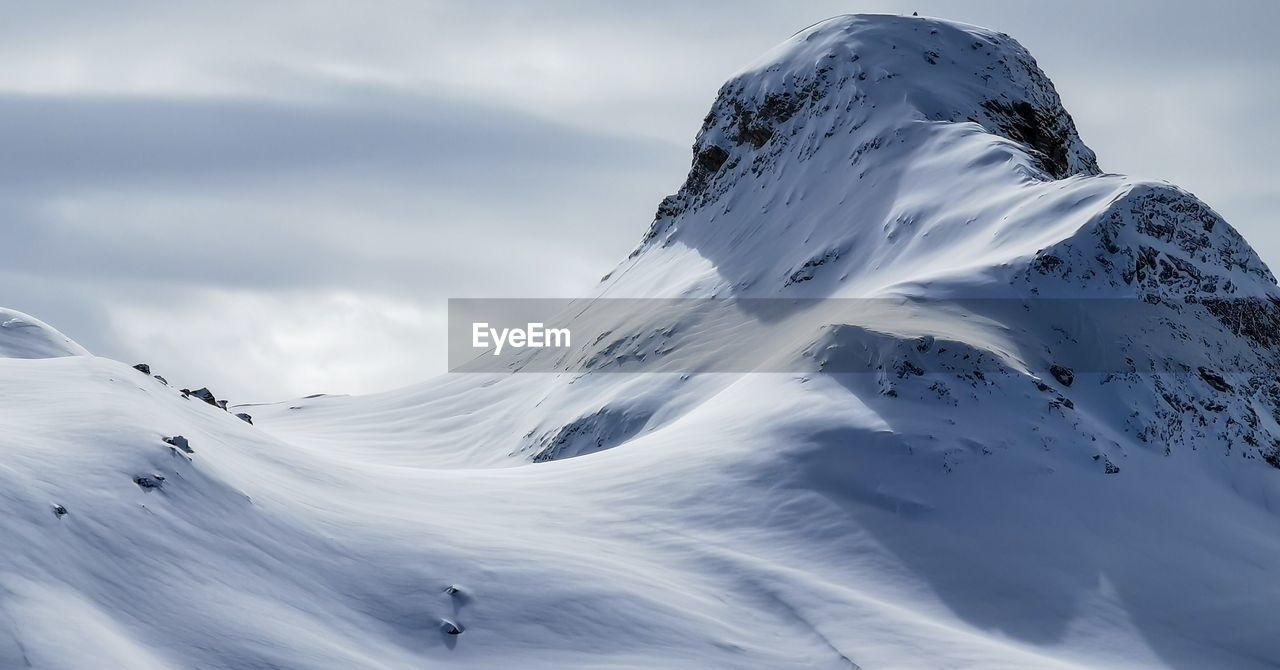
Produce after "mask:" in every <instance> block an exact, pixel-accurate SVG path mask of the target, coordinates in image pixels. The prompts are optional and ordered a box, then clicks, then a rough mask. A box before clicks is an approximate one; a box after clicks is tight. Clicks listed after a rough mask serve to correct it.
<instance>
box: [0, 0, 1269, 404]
mask: <svg viewBox="0 0 1280 670" xmlns="http://www.w3.org/2000/svg"><path fill="white" fill-rule="evenodd" d="M1208 6H1209V5H1204V4H1202V3H1196V4H1191V3H1186V2H1176V3H1175V2H1158V1H1151V2H1136V1H1135V2H1086V3H1080V2H1070V3H1052V4H1049V3H1027V2H1018V1H1009V2H994V1H993V2H925V1H913V2H808V3H806V2H733V3H728V2H725V3H702V2H652V1H650V2H643V3H640V2H635V3H601V2H582V3H548V2H537V3H533V2H487V3H486V2H465V3H464V2H457V3H453V4H445V3H433V2H425V1H423V0H413V1H406V2H354V1H352V2H341V3H340V2H323V1H317V0H306V1H305V2H272V3H263V2H244V3H232V2H203V3H195V2H180V1H175V2H167V3H156V2H138V3H127V2H112V3H103V2H80V3H74V2H26V3H12V4H8V5H6V8H5V17H4V20H3V21H0V61H2V62H4V63H5V66H4V67H3V68H0V305H3V306H6V307H11V308H14V309H18V310H21V311H25V312H28V313H30V314H32V315H33V316H36V317H38V318H40V319H43V320H45V321H47V322H49V323H51V324H52V325H54V326H56V327H58V328H59V329H61V330H62V331H63V332H65V333H67V334H68V335H70V336H71V337H73V338H74V339H76V340H77V341H79V342H80V343H81V344H83V345H85V346H86V347H88V348H89V349H90V350H91V351H93V352H95V353H97V354H99V355H104V356H109V357H112V358H118V359H121V360H125V361H128V362H131V363H132V362H136V361H147V362H150V363H151V364H152V366H153V367H154V368H155V369H156V371H158V372H160V373H161V374H165V375H167V376H168V377H169V378H170V380H171V381H175V382H177V383H179V384H181V385H184V386H192V387H195V386H203V385H208V386H210V387H211V388H213V390H214V391H215V392H216V393H218V394H219V395H220V396H227V397H230V398H231V399H232V400H233V401H240V400H270V399H279V398H282V397H286V396H296V395H302V394H308V393H314V392H369V391H375V390H382V389H388V388H393V387H396V386H400V385H404V384H409V383H412V382H416V381H421V380H423V379H426V378H428V377H430V376H433V375H435V374H438V373H440V372H441V371H442V370H443V368H444V366H445V353H444V349H443V341H444V340H443V336H444V323H443V320H444V309H445V300H446V299H447V298H449V297H489V296H492V297H523V296H560V297H570V296H575V295H580V294H582V293H584V292H586V291H587V290H588V289H589V288H590V287H591V286H592V285H593V284H594V283H595V281H596V280H597V279H598V278H599V277H600V276H601V275H602V274H604V273H605V272H607V271H609V270H610V269H611V268H612V267H613V266H614V265H615V264H616V263H617V262H618V261H619V260H620V259H621V258H622V257H624V256H625V255H626V253H627V252H628V251H629V250H630V249H631V248H632V247H633V246H634V245H635V244H636V242H638V240H639V239H640V236H641V235H642V234H643V232H644V231H645V229H646V228H647V226H648V223H649V221H650V220H651V218H652V216H653V212H654V210H655V208H656V206H657V203H658V201H659V200H660V199H661V198H662V196H664V195H666V194H667V193H670V192H672V191H674V190H675V189H676V188H677V187H678V186H679V184H680V183H681V181H683V178H684V175H685V172H686V170H687V168H688V164H689V160H690V152H689V147H690V145H691V144H692V141H693V136H694V133H695V132H696V130H697V128H698V126H699V124H700V122H701V119H702V117H703V115H704V114H705V113H706V110H707V108H708V107H709V106H710V104H711V101H712V99H713V97H714V95H715V92H716V89H717V88H719V86H720V84H721V83H723V81H724V80H725V79H726V78H727V77H728V76H729V75H731V74H732V73H733V72H734V71H735V70H737V69H738V68H739V67H741V66H742V65H743V64H745V63H747V62H749V61H751V60H753V59H754V58H755V57H756V56H757V55H758V54H760V53H761V52H763V51H765V50H767V49H768V48H769V47H771V46H773V45H774V44H776V43H778V42H780V41H782V40H784V39H786V38H787V37H788V36H789V35H791V34H792V33H794V32H796V31H797V30H799V29H801V28H804V27H806V26H808V25H810V24H812V23H815V22H817V21H819V20H821V19H824V18H827V17H830V16H834V15H837V14H845V13H855V12H889V13H906V14H910V13H911V12H912V11H913V10H914V11H919V12H920V13H921V14H922V15H929V16H940V17H944V18H950V19H955V20H959V21H964V22H967V23H975V24H979V25H983V26H987V27H989V28H993V29H997V30H1001V31H1004V32H1007V33H1009V34H1011V35H1013V36H1014V37H1015V38H1017V39H1018V40H1019V41H1021V42H1022V43H1023V44H1024V45H1025V46H1027V48H1029V49H1030V50H1031V52H1032V54H1034V55H1035V57H1036V59H1037V60H1038V61H1039V63H1040V65H1041V67H1042V68H1043V69H1044V70H1045V71H1046V72H1047V73H1048V75H1049V76H1050V77H1051V78H1052V79H1053V81H1054V82H1055V84H1056V85H1057V88H1058V91H1059V93H1060V94H1061V96H1062V98H1063V101H1064V103H1065V104H1066V107H1067V109H1068V110H1069V111H1070V112H1071V113H1072V114H1073V116H1074V117H1075V120H1076V124H1077V125H1078V127H1079V129H1080V133H1081V135H1082V137H1083V138H1084V140H1085V142H1086V143H1087V144H1089V145H1090V146H1091V147H1092V148H1093V149H1094V150H1095V151H1096V152H1097V153H1098V158H1099V162H1100V163H1101V165H1102V167H1103V169H1105V170H1107V171H1110V172H1124V173H1131V174H1137V175H1142V176H1147V177H1158V178H1162V179H1168V180H1170V181H1173V182H1175V183H1177V184H1179V185H1181V186H1183V187H1184V188H1187V189H1189V190H1190V191H1192V192H1193V193H1195V194H1196V195H1198V196H1200V197H1201V198H1202V199H1204V200H1205V201H1207V202H1208V203H1209V204H1210V205H1212V206H1213V207H1215V208H1216V209H1217V210H1218V211H1219V212H1220V213H1222V214H1223V216H1224V217H1226V219H1227V220H1228V221H1229V222H1231V223H1232V224H1233V225H1235V226H1236V227H1237V228H1238V229H1240V230H1241V231H1242V232H1243V233H1244V235H1245V236H1246V237H1247V238H1248V239H1249V240H1250V241H1251V242H1252V243H1253V245H1254V247H1255V248H1256V249H1257V250H1258V251H1259V253H1260V254H1261V256H1262V258H1263V260H1265V261H1267V262H1268V263H1270V264H1271V265H1272V266H1273V267H1277V266H1280V231H1278V230H1277V229H1276V227H1275V226H1274V225H1273V221H1274V219H1275V217H1274V214H1273V213H1274V212H1275V211H1276V210H1277V205H1280V189H1278V188H1277V186H1276V184H1277V183H1280V166H1278V165H1277V160H1276V157H1277V156H1278V155H1280V139H1277V136H1276V135H1277V134H1276V131H1277V123H1276V118H1277V114H1278V110H1280V92H1278V91H1277V86H1276V82H1277V81H1280V49H1277V48H1276V47H1275V46H1274V45H1275V44H1276V42H1277V39H1276V35H1275V32H1276V31H1277V30H1278V29H1280V22H1278V21H1277V19H1278V18H1280V3H1273V2H1270V1H1268V0H1259V1H1258V2H1252V3H1238V4H1233V3H1222V2H1217V3H1212V5H1211V6H1212V9H1208V8H1206V7H1208Z"/></svg>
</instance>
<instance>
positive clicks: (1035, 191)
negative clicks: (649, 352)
mask: <svg viewBox="0 0 1280 670" xmlns="http://www.w3.org/2000/svg"><path fill="white" fill-rule="evenodd" d="M693 153H694V159H693V165H692V168H691V171H690V173H689V175H688V177H687V179H686V182H685V183H684V185H683V186H682V187H681V188H680V190H679V192H678V193H676V194H675V195H673V196H671V197H669V198H667V199H666V200H665V201H664V202H663V203H662V204H661V206H660V207H659V210H658V212H657V215H656V216H655V220H654V222H653V224H652V226H651V228H650V231H649V233H648V234H646V235H645V237H644V239H643V241H642V242H641V244H640V246H639V247H637V249H636V251H635V252H634V253H633V254H632V255H631V257H630V258H628V259H626V260H625V261H624V262H623V263H622V264H620V265H619V266H618V268H617V269H615V271H614V272H612V273H610V275H609V276H608V277H607V278H606V279H605V280H603V281H602V282H601V284H600V285H599V286H598V287H596V289H594V291H593V293H592V294H591V295H590V296H589V299H587V300H585V301H584V302H585V303H586V304H587V305H588V307H589V306H590V304H591V303H592V300H594V299H597V298H612V297H632V298H634V297H642V298H673V297H684V298H688V297H711V296H716V297H722V298H748V297H749V298H770V297H781V298H791V297H796V298H800V297H803V298H841V299H849V300H865V299H874V300H877V301H879V300H889V301H898V303H894V304H903V305H906V307H905V308H904V309H901V310H899V309H891V310H884V311H874V310H873V311H871V312H869V313H867V314H866V315H865V318H863V319H859V320H857V321H847V322H829V323H819V327H816V328H815V327H813V326H814V323H813V322H812V321H811V320H807V321H806V320H799V321H797V322H796V323H797V325H795V326H794V327H785V324H784V326H782V327H773V328H770V329H767V331H766V330H762V331H761V332H767V335H766V336H762V337H765V338H766V340H767V346H769V347H770V348H771V349H770V351H773V352H776V353H775V355H774V356H773V362H774V363H775V364H778V363H779V361H780V362H781V363H780V364H779V367H777V368H775V369H785V370H792V371H793V372H772V373H765V372H757V373H749V374H729V373H706V374H697V375H676V374H657V373H638V374H596V373H592V372H574V373H562V374H509V375H497V374H455V375H448V376H445V377H443V378H440V379H437V380H433V381H430V382H427V383H425V384H422V385H419V386H416V387H411V388H407V389H402V390H399V391H395V392H390V393H384V394H378V395H373V396H367V397H345V396H338V397H334V396H319V397H312V398H306V399H300V400H296V401H289V402H283V403H277V404H273V405H263V406H252V407H240V408H233V411H247V412H249V413H251V414H253V421H254V423H253V424H252V425H251V424H249V423H247V422H244V421H241V420H240V419H238V418H236V417H235V416H234V415H233V414H232V413H231V412H227V411H223V410H222V409H219V408H218V407H216V406H214V405H211V404H208V403H205V402H202V401H200V400H198V399H196V398H194V397H188V396H186V395H185V394H182V393H180V392H179V391H178V390H176V389H173V388H170V387H168V386H166V385H165V384H163V383H162V382H161V381H159V380H157V379H155V378H152V377H150V376H147V375H144V374H142V373H140V372H138V371H136V370H134V369H132V368H130V367H129V366H127V365H125V364H123V363H117V362H114V361H110V360H105V359H101V358H96V357H93V356H89V355H84V354H85V352H83V350H81V349H80V348H79V347H77V346H76V345H74V344H73V343H70V342H67V341H66V340H65V338H62V337H61V336H60V335H58V334H57V333H56V331H53V330H52V329H50V328H48V327H47V326H44V325H43V324H40V323H39V322H36V321H34V320H33V319H30V318H29V317H25V316H21V315H13V314H12V313H6V316H5V317H4V319H5V320H9V319H14V318H18V319H20V320H21V321H20V323H29V324H32V327H31V328H29V329H21V330H18V331H6V330H0V354H3V356H4V357H3V358H0V454H2V456H0V508H2V509H3V510H4V512H5V514H4V515H3V516H2V517H0V537H3V538H4V549H3V550H2V551H0V668H9V667H14V668H22V667H34V668H102V667H110V668H116V667H119V668H153V667H154V668H348V667H350V668H421V667H431V666H433V665H436V664H445V663H448V664H449V665H451V666H457V667H474V668H493V667H521V668H539V667H547V668H563V667H600V668H604V667H608V668H627V667H631V668H654V667H663V668H676V667H687V668H722V667H723V668H792V667H794V668H851V667H862V668H913V667H918V668H940V667H946V668H984V669H985V668H1041V667H1044V668H1066V667H1089V668H1092V667H1114V668H1123V667H1173V668H1205V667H1224V668H1225V667H1230V668H1265V667H1276V666H1277V665H1280V638H1278V637H1277V636H1276V635H1274V632H1275V624H1274V614H1275V611H1276V609H1277V606H1280V584H1277V582H1276V580H1275V579H1274V577H1275V574H1276V570H1277V569H1278V568H1280V533H1277V532H1276V531H1277V528H1280V523H1278V522H1280V519H1278V518H1277V516H1278V514H1280V512H1277V510H1278V509H1280V507H1278V506H1277V503H1280V470H1277V467H1273V465H1277V466H1280V457H1278V456H1277V452H1278V450H1280V426H1278V425H1277V422H1278V421H1280V410H1277V407H1278V406H1280V382H1278V381H1277V380H1278V379H1280V375H1277V371H1280V366H1278V365H1277V360H1276V347H1277V346H1280V342H1278V341H1277V336H1276V333H1277V332H1280V316H1278V314H1280V307H1277V304H1280V303H1278V302H1277V298H1278V297H1280V291H1278V290H1277V288H1276V285H1275V280H1274V278H1273V277H1272V275H1271V274H1270V272H1269V271H1268V270H1267V268H1266V267H1265V265H1264V264H1263V263H1262V262H1261V261H1260V260H1259V259H1258V258H1257V256H1256V255H1255V254H1254V253H1253V252H1252V250H1251V249H1250V248H1249V247H1248V245H1247V243H1245V242H1244V240H1242V239H1241V238H1240V236H1239V235H1238V234H1237V233H1236V232H1235V231H1234V230H1233V229H1232V228H1231V227H1230V226H1229V225H1228V224H1227V223H1226V222H1225V221H1222V220H1221V218H1220V217H1218V216H1217V214H1215V213H1214V212H1213V211H1212V210H1211V209H1209V208H1208V207H1207V206H1205V205H1204V204H1203V203H1200V202H1199V201H1197V200H1196V199H1195V198H1194V197H1193V196H1191V195H1189V194H1187V193H1185V192H1183V191H1180V190H1179V189H1177V188H1176V187H1173V186H1170V185H1168V184H1163V183H1158V182H1147V181H1141V180H1135V179H1130V178H1126V177H1122V176H1117V175H1104V174H1101V171H1100V169H1099V168H1098V166H1097V162H1096V159H1095V157H1094V155H1093V153H1092V152H1091V151H1090V150H1089V149H1088V148H1087V147H1086V146H1085V145H1084V144H1083V143H1082V142H1081V140H1080V138H1079V136H1078V134H1077V133H1076V131H1075V129H1074V125H1073V124H1072V122H1071V119H1070V116H1069V115H1068V114H1067V113H1066V111H1065V110H1064V109H1063V108H1062V105H1061V103H1060V101H1059V100H1058V97H1057V95H1056V93H1054V91H1053V88H1052V85H1051V84H1050V83H1049V81H1048V79H1047V78H1046V77H1045V76H1044V75H1043V73H1041V72H1040V71H1039V69H1038V68H1037V67H1036V66H1035V63H1034V61H1033V60H1032V59H1031V57H1030V56H1029V55H1028V54H1027V53H1026V51H1025V50H1023V49H1022V47H1021V46H1019V45H1018V44H1017V43H1016V42H1014V41H1013V40H1012V39H1010V38H1009V37H1007V36H1004V35H1000V34H997V33H992V32H990V31H986V30H983V29H979V28H975V27H972V26H965V25H961V24H955V23H949V22H944V21H938V20H933V19H924V18H915V17H887V16H852V17H840V18H836V19H832V20H830V21H826V22H823V23H821V24H818V25H816V26H813V27H810V28H808V29H806V30H804V31H802V32H800V33H798V34H797V35H795V36H793V37H792V38H791V39H789V40H788V41H787V42H785V43H783V44H782V45H780V46H779V47H778V48H776V49H774V50H773V51H771V52H769V53H768V54H766V55H765V56H764V57H762V59H761V60H760V61H758V62H757V63H755V64H752V65H751V66H749V67H747V68H746V69H744V70H743V71H742V72H741V73H739V74H738V75H736V76H735V77H734V78H733V79H731V80H730V81H729V83H727V84H726V85H725V87H724V88H723V89H722V90H721V91H720V94H719V96H718V98H717V100H716V102H715V103H714V105H713V107H712V110H711V113H710V114H709V115H708V117H707V119H706V122H705V123H704V126H703V128H702V130H701V131H700V132H699V134H698V137H697V140H696V142H695V145H694V150H693ZM1049 297H1052V298H1061V299H1066V300H1068V301H1070V302H1068V303H1066V304H1069V305H1072V306H1073V307H1072V311H1069V312H1058V311H1053V312H1049V313H1047V314H1046V313H1032V314H1028V313H1026V312H1024V311H1020V310H1017V309H1010V305H1017V304H1020V303H1018V302H1015V300H1017V301H1021V300H1037V299H1041V298H1049ZM1083 299H1090V300H1097V301H1100V302H1099V304H1121V305H1124V304H1127V303H1124V302H1107V301H1124V300H1129V301H1132V303H1133V304H1135V305H1137V304H1140V305H1144V306H1146V308H1145V309H1149V310H1151V311H1141V312H1139V311H1137V310H1135V311H1134V312H1133V317H1132V318H1103V316H1104V315H1107V316H1110V315H1111V314H1112V313H1110V312H1105V311H1093V308H1092V307H1090V306H1089V305H1090V304H1092V303H1084V302H1083ZM940 300H943V301H945V302H936V301H940ZM931 301H935V302H931ZM875 304H881V303H875ZM1081 305H1084V306H1083V307H1081ZM958 308H962V309H958ZM645 317H646V315H645V313H643V312H641V313H639V314H637V315H636V317H635V318H636V319H637V321H639V322H641V323H642V324H643V325H645V326H649V327H661V326H663V325H665V324H662V323H650V324H644V321H645ZM584 318H586V317H584ZM698 318H699V316H698V315H697V314H693V313H691V314H689V315H686V317H685V322H686V323H687V325H693V326H696V325H697V319H698ZM696 330H697V329H696V328H691V329H682V330H680V331H679V332H675V333H674V334H672V335H671V336H670V341H669V342H665V343H664V346H665V348H674V349H678V348H679V347H680V346H682V345H687V344H688V340H687V339H682V338H686V337H688V336H687V335H685V334H684V333H686V332H691V331H696ZM6 332H9V333H10V334H8V335H6V334H5V333H6ZM14 332H16V333H17V335H15V334H14ZM762 342H764V341H763V340H762ZM653 344H654V343H653V342H651V341H647V340H646V341H644V342H643V344H636V343H635V342H634V341H632V340H628V339H626V338H625V337H622V336H621V335H619V339H618V340H617V341H600V342H595V341H591V342H581V343H579V344H578V349H579V350H578V351H577V352H575V353H576V354H579V355H580V356H581V358H582V359H583V360H596V361H599V362H598V363H597V364H598V365H601V366H609V365H616V364H617V362H618V361H620V360H622V359H623V358H625V357H626V356H627V355H628V354H634V353H636V351H635V350H634V349H636V348H637V347H640V346H644V347H652V346H653ZM55 345H56V346H55ZM762 346H763V344H762ZM1099 351H1102V352H1106V353H1107V354H1108V357H1107V359H1106V360H1108V361H1112V362H1114V361H1116V360H1119V361H1125V365H1124V366H1115V365H1112V366H1106V365H1100V366H1095V367H1093V368H1081V367H1080V366H1079V365H1078V363H1077V362H1079V361H1084V360H1090V359H1089V354H1091V353H1094V352H1099ZM66 354H80V355H66ZM717 355H723V356H725V357H729V356H732V355H734V352H730V351H725V352H723V354H720V353H717V352H712V353H711V355H710V359H709V360H711V361H713V362H714V361H715V358H716V356H717ZM53 356H60V357H53ZM848 361H857V362H859V364H862V365H868V364H869V365H870V368H869V369H870V370H872V371H871V372H866V373H860V374H845V373H831V371H832V370H844V369H847V368H846V367H845V366H844V365H842V364H843V363H844V362H848ZM1066 368H1073V369H1071V370H1067V369H1066ZM161 372H162V371H161ZM179 434H181V435H183V436H185V437H186V438H188V440H189V442H190V446H191V448H192V449H193V453H189V454H188V453H184V452H183V451H182V450H180V449H176V448H172V447H171V445H169V444H167V443H165V442H164V441H163V438H165V437H170V436H174V435H179ZM160 477H163V479H160ZM61 512H65V513H61ZM451 586H452V587H454V588H453V589H451V588H450V587H451ZM450 628H453V629H454V630H458V629H461V634H460V635H453V634H450V632H449V630H450Z"/></svg>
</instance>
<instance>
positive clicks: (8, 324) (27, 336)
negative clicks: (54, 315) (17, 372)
mask: <svg viewBox="0 0 1280 670" xmlns="http://www.w3.org/2000/svg"><path fill="white" fill-rule="evenodd" d="M88 355H90V354H89V351H88V350H87V349H85V348H84V347H82V346H80V345H79V344H76V343H75V342H74V341H72V340H71V338H69V337H67V336H66V335H63V334H62V333H60V332H58V331H57V329H55V328H54V327H53V326H50V325H48V324H46V323H45V322H43V321H41V320H39V319H37V318H35V317H31V316H27V315H26V314H23V313H22V312H19V311H16V310H12V309H5V308H0V358H60V357H63V356H88Z"/></svg>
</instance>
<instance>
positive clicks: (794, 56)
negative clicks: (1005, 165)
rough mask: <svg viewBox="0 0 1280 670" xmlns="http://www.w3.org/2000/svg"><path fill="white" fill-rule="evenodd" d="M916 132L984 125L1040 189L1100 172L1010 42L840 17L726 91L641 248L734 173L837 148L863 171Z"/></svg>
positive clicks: (923, 21) (794, 41) (895, 21)
mask: <svg viewBox="0 0 1280 670" xmlns="http://www.w3.org/2000/svg"><path fill="white" fill-rule="evenodd" d="M920 123H948V124H958V123H973V124H977V125H978V126H980V127H981V129H982V130H983V131H985V132H986V133H988V134H990V135H994V136H997V137H999V138H1003V139H1004V140H1008V141H1010V142H1012V143H1014V145H1016V146H1017V147H1018V148H1019V149H1020V150H1021V151H1023V152H1025V153H1026V154H1027V155H1028V156H1029V157H1030V164H1031V165H1032V166H1033V167H1034V168H1036V169H1038V170H1039V171H1040V172H1041V173H1042V175H1041V177H1042V178H1043V179H1062V178H1065V177H1069V176H1073V175H1095V174H1099V173H1100V172H1101V171H1100V169H1099V167H1098V164H1097V159H1096V157H1095V156H1094V153H1093V151H1092V150H1090V149H1089V147H1087V146H1085V144H1084V142H1083V141H1082V140H1081V139H1080V135H1079V133H1078V132H1077V131H1076V127H1075V124H1074V122H1073V121H1072V119H1071V115H1070V114H1068V113H1067V111H1066V110H1065V109H1064V108H1063V106H1062V102H1061V100H1060V99H1059V97H1058V94H1057V92H1056V91H1055V90H1054V87H1053V84H1052V82H1050V80H1049V78H1048V77H1047V76H1045V74H1044V73H1043V72H1042V71H1041V70H1040V68H1039V66H1038V65H1036V62H1035V59H1034V58H1032V57H1031V54H1030V53H1028V52H1027V50H1026V49H1025V48H1023V47H1022V45H1020V44H1019V43H1018V42H1017V41H1016V40H1014V39H1013V38H1011V37H1009V36H1008V35H1005V34H1003V33H996V32H992V31H989V30H986V29H983V28H978V27H975V26H969V25H965V24H960V23H953V22H949V21H943V20H938V19H929V18H921V17H908V16H889V15H862V14H859V15H848V16H840V17H836V18H832V19H829V20H826V21H823V22H821V23H818V24H815V25H813V26H810V27H809V28H806V29H805V30H802V31H800V32H799V33H796V34H795V35H793V36H792V37H791V38H790V39H788V40H787V41H785V42H783V43H782V44H780V45H778V46H777V47H775V48H773V49H771V50H770V51H768V52H766V53H765V54H764V55H763V56H762V57H761V58H759V59H758V60H756V61H755V62H754V63H752V64H750V65H749V66H747V67H746V68H744V69H743V70H741V71H739V72H738V73H737V74H736V75H734V76H733V77H732V78H731V79H730V80H729V81H728V82H727V83H726V84H725V85H724V86H723V87H721V89H720V91H719V94H718V95H717V98H716V101H715V103H714V104H713V105H712V107H711V110H710V112H709V113H708V114H707V116H706V118H705V119H704V121H703V125H702V128H701V130H700V131H699V132H698V136H697V139H696V141H695V143H694V147H693V154H694V160H693V165H692V166H691V168H690V172H689V175H688V178H687V180H686V182H685V184H684V185H683V187H682V188H681V189H680V192H678V193H677V194H675V195H673V196H670V197H668V198H667V199H666V200H664V202H663V203H662V205H661V206H660V207H659V209H658V216H657V221H655V222H654V227H653V228H652V229H651V231H650V233H649V235H648V236H646V241H647V240H649V239H652V238H654V237H656V236H657V235H659V234H661V233H662V232H663V231H664V230H665V229H666V227H667V226H666V223H667V222H666V219H670V218H671V217H673V216H675V215H678V214H680V213H682V212H684V211H686V210H688V209H690V208H697V207H699V206H701V205H703V204H706V203H708V202H711V201H714V200H716V199H717V198H718V197H719V196H720V195H722V194H723V193H724V192H725V191H727V190H728V188H729V186H730V184H731V183H732V182H733V181H736V177H734V176H733V171H734V170H735V169H739V170H741V169H743V168H745V169H746V170H748V171H749V172H751V173H752V174H754V175H756V176H760V175H763V174H764V173H765V172H767V171H768V170H769V169H771V168H774V167H775V166H777V165H778V164H780V161H779V158H780V157H781V156H783V155H788V154H789V155H791V156H793V157H795V158H797V159H799V160H806V159H808V158H810V157H812V156H813V155H814V153H816V152H817V151H818V150H819V148H820V146H819V145H826V146H827V147H829V146H830V145H833V144H838V145H840V146H841V147H842V148H843V149H845V150H846V151H847V153H849V154H850V156H849V157H850V159H851V161H852V162H855V163H856V159H857V158H859V157H860V156H861V155H862V154H864V153H867V152H869V151H872V150H874V149H877V148H879V147H881V146H883V145H884V144H886V143H888V142H890V141H892V140H894V139H898V140H901V139H902V138H901V136H902V134H903V133H904V132H905V131H906V130H907V129H908V127H909V126H911V125H913V124H920ZM840 135H845V136H846V138H845V139H840V138H838V136H840ZM833 138H835V139H834V141H833ZM824 148H825V147H824ZM859 174H861V171H859Z"/></svg>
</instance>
